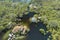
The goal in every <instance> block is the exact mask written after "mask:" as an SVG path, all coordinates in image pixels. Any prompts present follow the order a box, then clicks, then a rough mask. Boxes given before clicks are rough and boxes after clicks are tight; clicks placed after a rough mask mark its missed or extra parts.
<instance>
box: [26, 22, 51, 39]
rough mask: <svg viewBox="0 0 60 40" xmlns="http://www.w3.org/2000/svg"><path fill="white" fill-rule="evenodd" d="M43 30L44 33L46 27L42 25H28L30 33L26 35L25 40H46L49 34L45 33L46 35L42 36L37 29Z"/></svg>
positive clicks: (40, 23)
mask: <svg viewBox="0 0 60 40" xmlns="http://www.w3.org/2000/svg"><path fill="white" fill-rule="evenodd" d="M40 28H43V29H44V30H45V31H46V26H45V25H44V24H43V23H42V22H39V23H37V24H36V23H31V24H30V32H29V33H28V34H27V39H26V40H47V38H48V36H49V35H50V33H47V34H46V35H43V34H42V33H40V31H39V29H40Z"/></svg>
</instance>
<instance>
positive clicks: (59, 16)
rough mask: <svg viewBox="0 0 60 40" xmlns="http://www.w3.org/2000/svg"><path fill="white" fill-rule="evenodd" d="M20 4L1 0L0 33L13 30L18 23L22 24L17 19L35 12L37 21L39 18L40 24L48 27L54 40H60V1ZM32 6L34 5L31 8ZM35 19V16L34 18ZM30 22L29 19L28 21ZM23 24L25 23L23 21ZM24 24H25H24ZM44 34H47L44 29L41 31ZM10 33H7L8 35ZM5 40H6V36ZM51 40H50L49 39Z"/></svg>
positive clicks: (46, 0)
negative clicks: (6, 29)
mask: <svg viewBox="0 0 60 40" xmlns="http://www.w3.org/2000/svg"><path fill="white" fill-rule="evenodd" d="M26 2H27V1H26V0H25V1H23V2H18V1H16V0H15V2H13V1H12V0H8V1H7V0H4V2H3V1H1V0H0V31H2V30H4V29H5V28H8V29H9V28H11V29H12V28H13V27H14V26H15V25H17V23H20V22H19V20H18V19H17V17H18V16H19V17H23V15H27V14H28V13H29V12H35V13H36V15H38V16H36V21H38V17H41V18H40V19H39V21H40V22H43V23H44V24H45V25H46V28H47V31H48V32H50V33H51V37H52V40H60V0H32V1H31V2H29V3H26ZM30 4H33V5H32V6H31V7H29V6H30ZM33 17H35V16H33ZM27 20H28V19H27ZM22 22H23V21H22ZM23 23H24V22H23ZM27 24H28V23H27ZM40 32H41V33H42V34H45V31H44V29H40ZM8 33H9V31H7V32H6V34H8ZM6 34H5V35H4V36H3V40H5V36H6V37H7V35H6ZM48 40H50V38H48Z"/></svg>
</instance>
